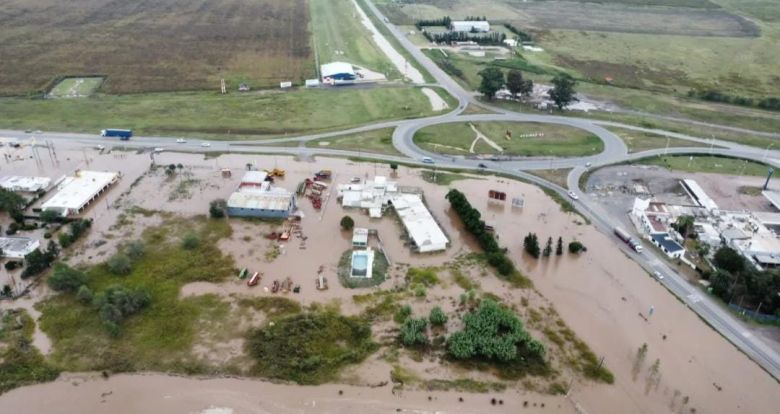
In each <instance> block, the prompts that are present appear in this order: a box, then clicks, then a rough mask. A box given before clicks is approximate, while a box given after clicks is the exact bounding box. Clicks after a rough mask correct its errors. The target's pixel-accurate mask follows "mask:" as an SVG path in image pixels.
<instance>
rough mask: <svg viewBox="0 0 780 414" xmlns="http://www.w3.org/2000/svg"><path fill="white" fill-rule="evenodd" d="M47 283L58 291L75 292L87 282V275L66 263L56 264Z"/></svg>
mask: <svg viewBox="0 0 780 414" xmlns="http://www.w3.org/2000/svg"><path fill="white" fill-rule="evenodd" d="M48 283H49V287H51V288H52V289H54V290H56V291H58V292H75V291H76V290H78V289H79V288H80V287H81V286H83V285H84V284H85V283H87V275H86V274H84V272H81V271H79V270H76V269H74V268H72V267H69V266H67V265H64V264H57V265H56V266H54V273H52V275H51V277H49V280H48Z"/></svg>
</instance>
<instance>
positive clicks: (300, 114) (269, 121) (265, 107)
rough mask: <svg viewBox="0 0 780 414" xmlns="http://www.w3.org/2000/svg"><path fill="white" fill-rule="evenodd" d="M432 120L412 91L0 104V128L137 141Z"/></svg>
mask: <svg viewBox="0 0 780 414" xmlns="http://www.w3.org/2000/svg"><path fill="white" fill-rule="evenodd" d="M433 114H435V113H434V112H433V111H432V110H431V104H430V101H429V100H428V98H427V97H426V96H425V95H424V94H423V93H422V92H420V90H419V88H413V87H393V88H369V89H354V88H336V89H320V90H295V91H289V92H264V93H248V94H240V95H239V94H228V95H220V94H216V93H208V92H186V93H185V92H182V93H156V94H138V95H121V96H106V95H98V96H94V97H92V98H89V99H78V100H72V99H71V100H58V99H47V100H30V99H21V98H4V99H0V127H2V128H12V129H29V128H33V129H42V130H51V131H73V132H87V133H97V132H98V131H99V130H100V129H102V128H106V127H107V126H108V127H115V128H131V129H134V130H135V132H136V134H138V135H144V134H146V135H149V134H160V135H170V134H189V135H194V136H207V137H210V138H215V139H236V138H241V137H242V136H250V135H251V136H257V135H269V136H270V135H274V136H278V135H284V134H297V133H304V132H312V131H325V130H333V129H339V128H344V127H348V126H355V125H359V124H365V123H369V122H376V121H379V120H382V119H401V118H413V117H420V116H427V115H433Z"/></svg>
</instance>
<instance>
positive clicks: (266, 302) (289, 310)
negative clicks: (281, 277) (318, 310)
mask: <svg viewBox="0 0 780 414" xmlns="http://www.w3.org/2000/svg"><path fill="white" fill-rule="evenodd" d="M238 305H239V306H242V307H247V308H251V309H253V310H256V311H260V312H263V313H265V314H266V316H267V317H268V318H270V319H277V318H281V317H284V316H290V315H295V314H297V313H301V312H302V311H303V308H302V307H301V304H300V303H298V302H296V301H294V300H291V299H287V298H284V297H276V296H261V297H248V298H241V299H239V300H238Z"/></svg>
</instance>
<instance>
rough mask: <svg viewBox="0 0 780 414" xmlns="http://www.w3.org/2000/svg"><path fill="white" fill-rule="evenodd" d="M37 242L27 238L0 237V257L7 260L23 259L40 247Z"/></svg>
mask: <svg viewBox="0 0 780 414" xmlns="http://www.w3.org/2000/svg"><path fill="white" fill-rule="evenodd" d="M40 245H41V243H40V242H39V241H38V240H35V239H31V238H28V237H0V251H2V254H1V255H0V257H5V258H9V259H24V256H27V255H28V254H30V253H32V252H33V251H34V250H35V249H37V248H38V247H40Z"/></svg>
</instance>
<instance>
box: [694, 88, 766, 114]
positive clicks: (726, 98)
mask: <svg viewBox="0 0 780 414" xmlns="http://www.w3.org/2000/svg"><path fill="white" fill-rule="evenodd" d="M688 97H690V98H698V99H701V100H704V101H710V102H721V103H727V104H732V105H740V106H751V107H756V108H761V109H768V110H770V111H780V98H777V97H769V98H763V99H753V98H748V97H745V96H739V95H729V94H727V93H723V92H721V91H718V90H714V89H691V90H689V91H688Z"/></svg>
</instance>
